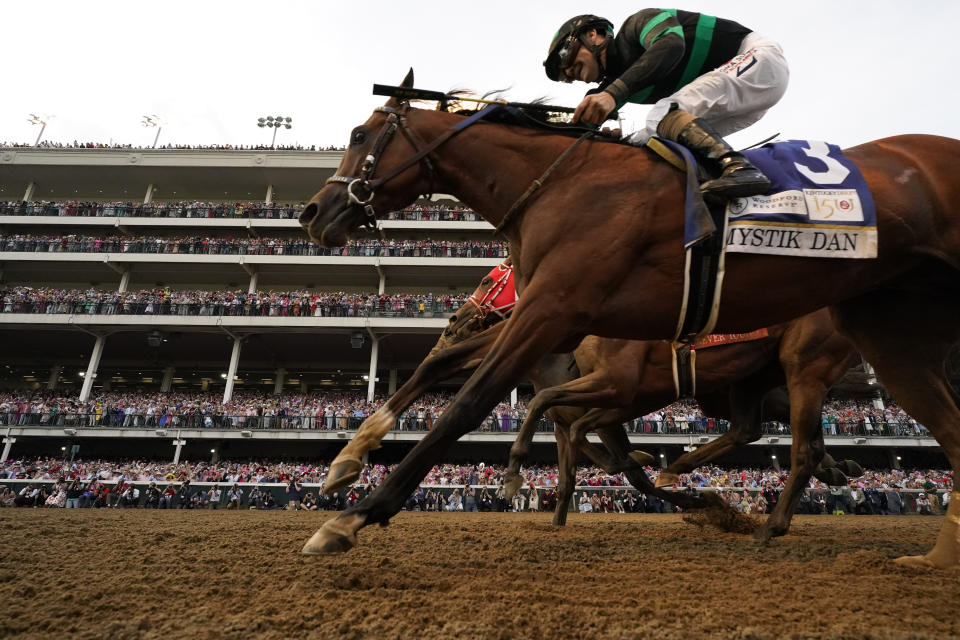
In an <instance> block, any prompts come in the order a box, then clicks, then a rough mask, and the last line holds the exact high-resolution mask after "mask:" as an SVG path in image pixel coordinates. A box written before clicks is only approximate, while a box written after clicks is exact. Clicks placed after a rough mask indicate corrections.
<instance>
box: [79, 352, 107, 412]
mask: <svg viewBox="0 0 960 640" xmlns="http://www.w3.org/2000/svg"><path fill="white" fill-rule="evenodd" d="M106 341H107V339H106V338H105V337H103V336H97V340H96V342H94V343H93V352H91V353H90V362H89V363H88V364H87V373H86V374H85V375H84V376H83V388H82V389H80V402H86V401H87V400H88V399H89V398H90V391H91V390H92V389H93V381H94V380H95V379H96V378H97V369H99V368H100V356H102V355H103V344H104V343H105V342H106Z"/></svg>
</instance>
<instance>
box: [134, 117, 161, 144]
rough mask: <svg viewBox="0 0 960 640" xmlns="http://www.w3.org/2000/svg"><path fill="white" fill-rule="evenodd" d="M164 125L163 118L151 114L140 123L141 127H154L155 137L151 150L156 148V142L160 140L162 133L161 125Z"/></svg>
mask: <svg viewBox="0 0 960 640" xmlns="http://www.w3.org/2000/svg"><path fill="white" fill-rule="evenodd" d="M164 124H166V123H165V122H164V121H163V118H161V117H160V116H158V115H157V114H152V115H149V116H143V120H141V121H140V125H141V126H143V127H156V128H157V135H156V136H155V137H154V138H153V147H151V148H153V149H156V148H157V140H159V139H160V132H161V131H163V125H164Z"/></svg>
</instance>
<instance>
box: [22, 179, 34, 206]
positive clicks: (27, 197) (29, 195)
mask: <svg viewBox="0 0 960 640" xmlns="http://www.w3.org/2000/svg"><path fill="white" fill-rule="evenodd" d="M36 190H37V183H36V182H31V183H29V184H27V189H26V191H24V192H23V202H30V201H32V200H33V193H34V191H36Z"/></svg>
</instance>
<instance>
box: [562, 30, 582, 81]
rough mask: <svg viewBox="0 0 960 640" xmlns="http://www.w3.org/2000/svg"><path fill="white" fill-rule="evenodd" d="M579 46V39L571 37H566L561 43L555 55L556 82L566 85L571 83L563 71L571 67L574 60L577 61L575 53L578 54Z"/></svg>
mask: <svg viewBox="0 0 960 640" xmlns="http://www.w3.org/2000/svg"><path fill="white" fill-rule="evenodd" d="M580 46H581V45H580V39H579V38H577V37H576V36H573V35H570V36H567V37H566V38H565V39H564V40H563V42H561V44H560V47H559V48H558V49H557V54H556V70H557V81H558V82H564V83H567V84H569V83H571V82H573V79H572V78H570V77H569V76H567V74H566V73H564V71H566V70H567V69H569V68H570V67H572V66H573V62H574V60H576V59H577V53H579V52H580Z"/></svg>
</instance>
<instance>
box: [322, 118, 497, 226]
mask: <svg viewBox="0 0 960 640" xmlns="http://www.w3.org/2000/svg"><path fill="white" fill-rule="evenodd" d="M500 106H501V105H497V104H493V105H490V106H488V107H485V108H483V109H481V110H480V111H477V112H476V113H474V114H473V115H472V116H470V117H469V118H467V119H465V120H463V121H461V122H459V123H458V124H457V125H455V126H454V127H452V128H450V129H448V130H447V131H445V132H444V133H443V134H441V135H440V136H439V137H437V138H436V139H435V140H433V141H432V142H430V143H429V144H426V145H425V144H424V143H423V141H422V140H420V139H419V138H418V136H417V135H416V134H415V133H414V132H413V130H412V129H411V128H410V125H409V124H408V123H407V111H408V109H409V108H410V103H409V102H407V101H406V100H404V101H402V102H401V103H400V105H399V106H398V107H390V106H382V107H376V108H375V109H374V112H375V113H386V114H387V120H386V122H384V124H383V127H381V128H380V132H379V133H378V134H377V137H376V139H375V140H374V142H373V146H372V148H371V149H370V153H368V154H367V157H365V158H364V159H363V163H362V164H361V165H360V175H359V176H357V177H352V176H341V175H334V176H331V177H330V178H327V181H326V183H325V184H332V183H341V184H345V185H347V203H348V205H349V206H358V207H363V212H364V213H365V214H366V217H367V218H366V221H365V223H364V224H365V225H366V226H369V227H370V229H372V230H377V212H376V210H375V209H374V208H373V204H372V202H373V198H374V196H375V195H376V190H377V188H378V187H380V186H382V185H384V184H386V183H387V182H389V181H390V180H392V179H394V178H396V177H397V176H398V175H400V174H401V173H403V172H404V171H406V170H407V169H408V168H410V167H411V166H413V165H415V164H417V163H423V164H424V165H425V166H426V168H427V175H428V176H429V181H430V182H429V185H430V186H429V188H428V194H429V193H432V192H433V186H434V184H435V182H436V169H434V166H433V163H432V162H430V158H429V157H428V155H429V154H430V153H431V152H432V151H433V150H435V149H436V148H437V147H439V146H440V145H441V144H443V143H444V142H446V141H447V140H449V139H450V138H452V137H453V136H455V135H456V134H458V133H460V132H461V131H463V130H464V129H466V128H467V127H469V126H470V125H472V124H474V123H476V122H478V121H480V120H481V119H482V118H485V117H486V116H488V115H490V114H491V113H493V112H494V111H496V110H497V109H498V108H499V107H500ZM397 129H399V130H400V131H401V132H402V133H403V135H404V136H405V137H406V138H407V140H408V141H409V142H410V145H411V146H412V147H413V149H414V154H413V155H412V156H410V157H409V158H407V159H406V160H404V161H403V162H401V163H400V164H398V165H397V166H396V167H394V168H393V170H391V171H389V172H388V173H387V174H386V175H383V176H380V177H379V178H375V177H374V175H375V174H376V171H377V165H379V164H380V159H381V158H382V157H383V152H384V151H385V150H386V148H387V145H388V144H390V141H391V140H393V137H394V135H395V134H396V132H397ZM357 189H361V190H362V192H361V193H357ZM361 226H364V225H361Z"/></svg>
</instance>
